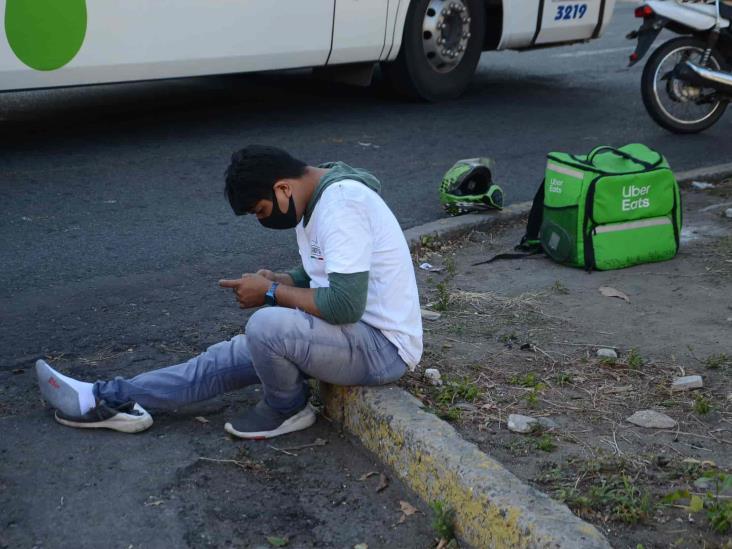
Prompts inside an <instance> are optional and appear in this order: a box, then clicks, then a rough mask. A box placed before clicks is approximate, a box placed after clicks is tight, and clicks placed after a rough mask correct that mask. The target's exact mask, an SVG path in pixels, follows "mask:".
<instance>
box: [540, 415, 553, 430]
mask: <svg viewBox="0 0 732 549" xmlns="http://www.w3.org/2000/svg"><path fill="white" fill-rule="evenodd" d="M537 421H538V422H539V425H541V426H542V427H544V429H546V430H548V431H551V430H553V429H556V428H557V427H558V425H557V422H556V421H554V420H553V419H550V418H548V417H540V418H538V419H537Z"/></svg>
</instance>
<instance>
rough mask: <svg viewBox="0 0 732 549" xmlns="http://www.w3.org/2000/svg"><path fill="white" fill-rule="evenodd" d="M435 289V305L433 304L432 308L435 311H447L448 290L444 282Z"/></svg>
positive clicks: (448, 302)
mask: <svg viewBox="0 0 732 549" xmlns="http://www.w3.org/2000/svg"><path fill="white" fill-rule="evenodd" d="M435 289H436V290H437V303H434V304H433V305H432V308H433V309H434V310H435V311H441V312H444V311H447V309H448V307H449V306H450V290H449V289H448V287H447V284H446V283H445V282H444V281H443V282H440V283H438V284H437V285H436V286H435Z"/></svg>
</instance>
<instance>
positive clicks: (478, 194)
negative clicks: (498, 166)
mask: <svg viewBox="0 0 732 549" xmlns="http://www.w3.org/2000/svg"><path fill="white" fill-rule="evenodd" d="M492 167H493V161H492V160H491V159H490V158H466V159H464V160H458V161H457V162H456V163H455V165H454V166H453V167H452V168H450V169H449V170H447V173H446V174H445V177H443V178H442V183H441V184H440V204H442V207H443V208H445V211H447V213H449V214H450V215H460V214H464V213H468V212H477V211H484V210H490V209H496V210H500V209H502V208H503V190H502V189H501V188H500V187H499V186H498V185H496V184H495V183H493V173H492V171H491V169H492Z"/></svg>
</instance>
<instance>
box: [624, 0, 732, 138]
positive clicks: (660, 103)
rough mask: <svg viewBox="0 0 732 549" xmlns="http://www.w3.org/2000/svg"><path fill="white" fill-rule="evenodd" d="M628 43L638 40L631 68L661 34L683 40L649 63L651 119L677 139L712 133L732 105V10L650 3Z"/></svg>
mask: <svg viewBox="0 0 732 549" xmlns="http://www.w3.org/2000/svg"><path fill="white" fill-rule="evenodd" d="M635 16H636V17H638V18H642V19H643V24H642V25H641V27H640V28H639V29H638V30H637V31H633V32H631V33H630V34H628V36H627V38H629V39H631V40H636V39H637V40H638V43H637V45H636V49H635V51H634V52H633V53H632V54H631V56H630V64H629V66H633V65H635V64H636V63H638V62H639V61H640V60H641V59H642V58H643V57H644V56H645V55H646V53H648V50H649V49H650V47H651V45H652V44H653V42H654V41H655V40H656V38H657V37H658V35H659V33H660V32H661V31H662V30H663V29H668V30H670V31H672V32H675V33H677V34H680V35H682V36H679V37H677V38H672V39H671V40H669V41H668V42H665V43H664V44H662V45H661V46H659V47H658V48H657V49H656V50H655V51H654V52H653V54H652V55H651V56H650V57H649V58H648V61H647V63H646V66H645V67H644V68H643V76H642V78H641V94H642V96H643V104H644V105H645V107H646V110H647V111H648V114H649V115H650V116H651V118H653V120H655V121H656V122H657V123H658V124H659V125H661V126H662V127H664V128H666V129H667V130H670V131H672V132H674V133H697V132H700V131H703V130H706V129H707V128H709V127H711V126H712V125H713V124H714V123H715V122H717V120H719V118H720V117H721V116H722V115H723V114H724V111H725V109H726V108H727V104H728V103H729V101H730V100H732V72H731V71H730V66H732V27H731V25H730V21H732V6H730V5H726V4H724V3H722V2H721V1H720V0H714V2H709V1H706V2H705V1H703V0H702V1H698V0H696V1H695V0H647V1H646V2H644V3H643V4H642V5H641V6H639V7H638V8H636V10H635Z"/></svg>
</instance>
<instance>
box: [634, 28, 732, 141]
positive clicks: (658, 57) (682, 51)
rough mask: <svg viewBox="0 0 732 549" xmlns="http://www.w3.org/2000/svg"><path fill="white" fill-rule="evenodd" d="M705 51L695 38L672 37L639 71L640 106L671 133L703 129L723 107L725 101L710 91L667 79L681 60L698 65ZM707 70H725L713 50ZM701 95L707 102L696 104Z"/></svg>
mask: <svg viewBox="0 0 732 549" xmlns="http://www.w3.org/2000/svg"><path fill="white" fill-rule="evenodd" d="M705 48H706V44H705V42H704V41H703V40H699V39H697V38H692V37H687V36H683V37H679V38H674V39H673V40H669V41H668V42H666V43H665V44H662V45H661V46H659V47H658V48H657V49H656V51H654V52H653V55H651V57H650V58H649V59H648V62H647V63H646V66H645V67H644V68H643V77H642V78H641V95H642V96H643V104H644V105H645V107H646V110H647V111H648V114H649V115H651V118H653V120H655V121H656V122H657V123H658V124H659V125H660V126H662V127H663V128H666V129H667V130H669V131H672V132H674V133H698V132H701V131H703V130H706V129H707V128H709V127H710V126H712V125H714V123H715V122H717V120H719V118H720V117H721V116H722V115H723V114H724V111H725V109H726V108H727V101H726V100H724V99H718V98H717V97H715V96H714V94H713V92H714V90H712V89H711V88H699V87H697V86H693V85H691V84H687V83H686V82H683V81H682V80H679V79H676V78H670V77H669V74H670V72H671V71H673V69H674V67H675V66H676V65H677V64H678V63H680V62H681V61H684V60H690V61H692V62H694V63H700V62H701V59H702V57H703V55H704V50H705ZM707 67H708V68H710V69H712V70H724V69H725V68H726V67H725V63H724V59H723V58H722V56H721V55H720V54H719V53H718V52H717V51H715V50H712V55H711V57H710V58H709V63H708V65H707ZM705 96H709V97H710V99H709V100H708V101H704V102H699V101H698V99H699V98H700V97H705Z"/></svg>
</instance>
